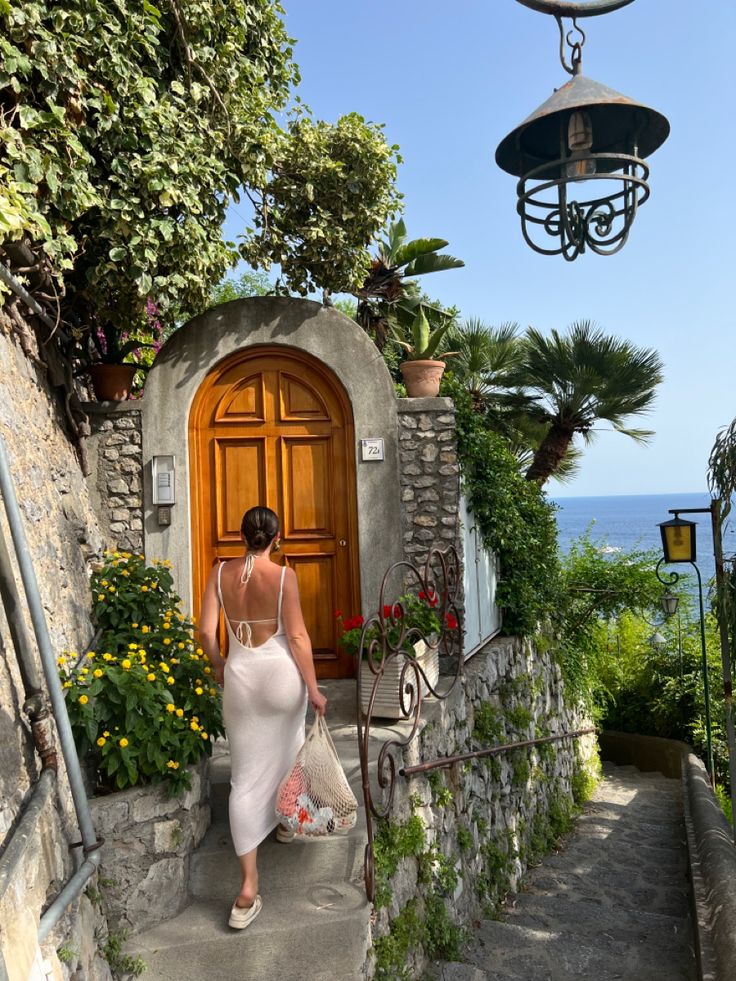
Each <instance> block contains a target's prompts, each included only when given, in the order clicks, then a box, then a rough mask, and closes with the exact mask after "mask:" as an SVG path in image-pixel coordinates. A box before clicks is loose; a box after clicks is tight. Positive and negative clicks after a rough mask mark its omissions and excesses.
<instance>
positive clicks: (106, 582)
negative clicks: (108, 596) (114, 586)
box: [100, 579, 110, 586]
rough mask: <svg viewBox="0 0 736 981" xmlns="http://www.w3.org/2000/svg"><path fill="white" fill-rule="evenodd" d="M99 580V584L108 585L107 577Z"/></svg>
mask: <svg viewBox="0 0 736 981" xmlns="http://www.w3.org/2000/svg"><path fill="white" fill-rule="evenodd" d="M100 582H101V584H102V585H103V586H109V585H110V583H109V582H108V581H107V579H101V580H100Z"/></svg>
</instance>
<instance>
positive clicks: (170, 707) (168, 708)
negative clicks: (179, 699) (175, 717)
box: [166, 702, 176, 713]
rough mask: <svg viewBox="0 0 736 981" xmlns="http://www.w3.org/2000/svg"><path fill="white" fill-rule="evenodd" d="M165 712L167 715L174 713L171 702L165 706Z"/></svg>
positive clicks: (173, 706) (174, 707) (174, 708)
mask: <svg viewBox="0 0 736 981" xmlns="http://www.w3.org/2000/svg"><path fill="white" fill-rule="evenodd" d="M166 711H167V712H169V713H171V712H175V711H176V706H175V705H174V703H173V702H169V704H168V705H167V706H166Z"/></svg>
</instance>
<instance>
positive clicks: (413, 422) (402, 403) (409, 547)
mask: <svg viewBox="0 0 736 981" xmlns="http://www.w3.org/2000/svg"><path fill="white" fill-rule="evenodd" d="M398 406H399V479H400V484H401V525H402V535H403V540H404V553H405V555H406V558H407V559H408V560H409V561H410V562H413V563H414V564H415V565H421V563H423V562H424V560H425V559H426V556H427V552H428V550H429V548H430V547H431V546H432V545H456V546H457V547H458V553H459V554H460V557H461V558H462V553H461V551H460V541H459V535H460V519H459V510H460V467H459V464H458V459H457V439H456V435H455V408H454V406H453V404H452V401H451V400H450V399H446V398H425V399H399V400H398Z"/></svg>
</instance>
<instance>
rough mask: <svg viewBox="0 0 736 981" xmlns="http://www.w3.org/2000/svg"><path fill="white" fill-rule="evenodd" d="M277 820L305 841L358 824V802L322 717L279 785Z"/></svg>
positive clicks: (345, 829) (315, 724)
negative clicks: (303, 836)
mask: <svg viewBox="0 0 736 981" xmlns="http://www.w3.org/2000/svg"><path fill="white" fill-rule="evenodd" d="M276 816H277V817H278V819H279V820H280V821H281V823H282V824H283V825H284V826H285V827H287V828H290V829H291V830H292V831H294V832H295V833H296V834H298V835H305V836H308V837H319V836H322V835H331V834H334V833H335V832H339V831H347V830H349V829H350V828H352V827H353V825H354V824H355V822H356V820H357V817H358V802H357V800H356V799H355V794H354V793H353V792H352V790H351V789H350V784H349V783H348V779H347V777H346V776H345V771H344V770H343V768H342V765H341V763H340V759H339V757H338V755H337V751H336V750H335V744H334V743H333V742H332V737H331V736H330V733H329V730H328V728H327V723H326V722H325V720H324V717H323V716H321V715H318V716H317V718H316V719H315V720H314V725H313V726H312V728H311V729H310V730H309V733H308V735H307V738H306V739H305V740H304V745H303V746H302V748H301V749H300V750H299V754H298V756H297V758H296V762H295V763H294V766H293V767H292V768H291V770H290V771H289V773H288V774H287V775H286V777H284V779H283V780H282V781H281V785H280V786H279V790H278V794H277V796H276Z"/></svg>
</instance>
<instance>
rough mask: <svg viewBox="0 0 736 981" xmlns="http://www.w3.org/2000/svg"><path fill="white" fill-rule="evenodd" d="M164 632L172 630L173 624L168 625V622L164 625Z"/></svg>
mask: <svg viewBox="0 0 736 981" xmlns="http://www.w3.org/2000/svg"><path fill="white" fill-rule="evenodd" d="M164 630H171V624H170V623H167V622H165V623H164Z"/></svg>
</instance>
